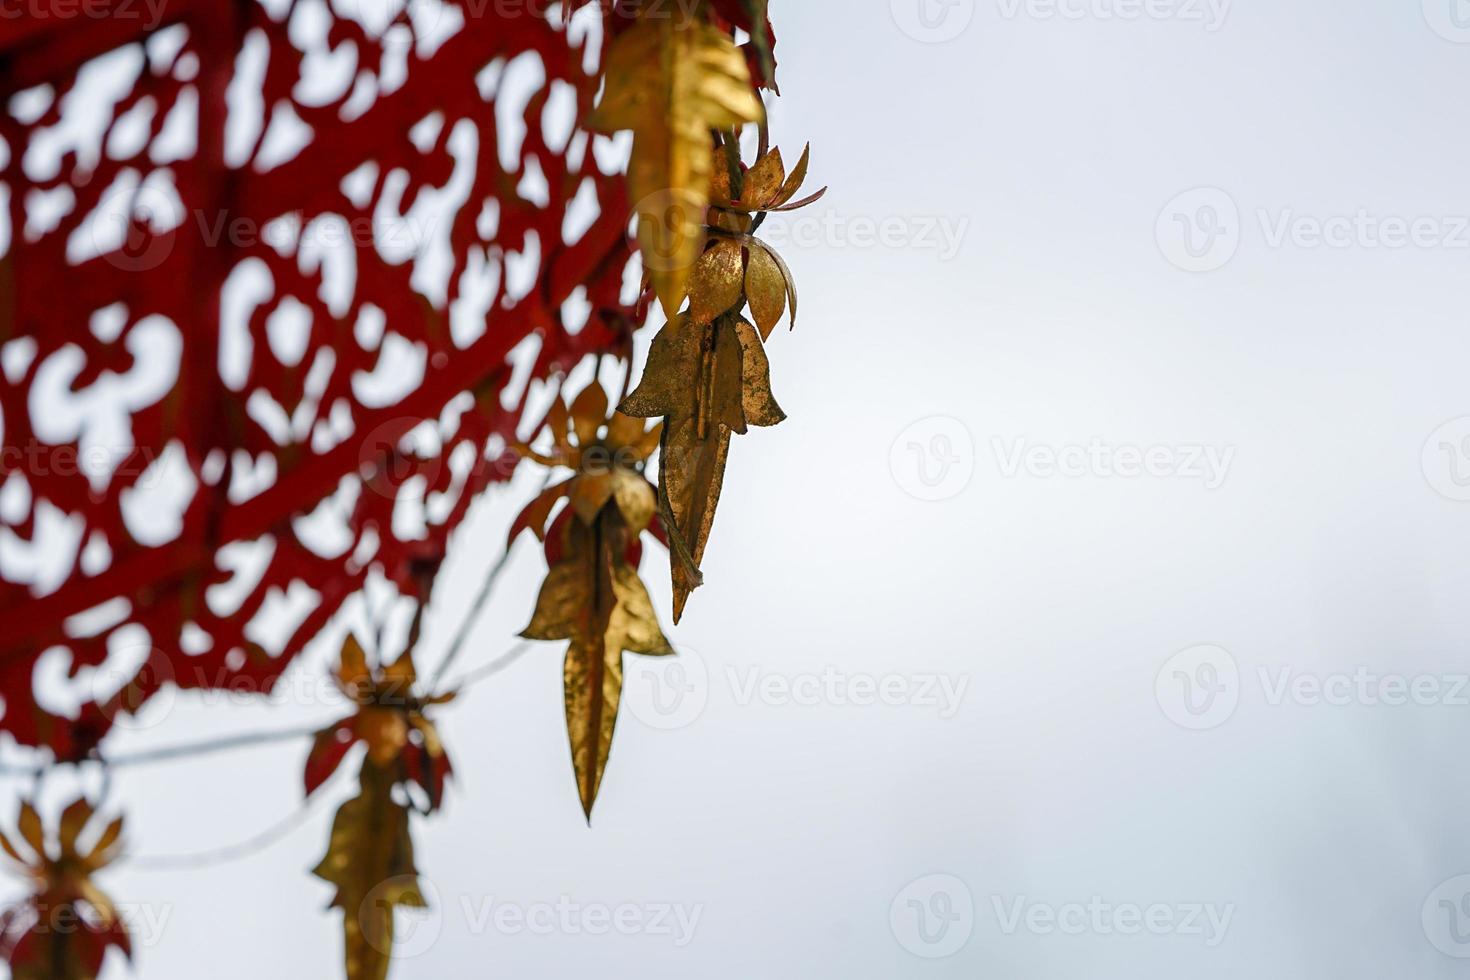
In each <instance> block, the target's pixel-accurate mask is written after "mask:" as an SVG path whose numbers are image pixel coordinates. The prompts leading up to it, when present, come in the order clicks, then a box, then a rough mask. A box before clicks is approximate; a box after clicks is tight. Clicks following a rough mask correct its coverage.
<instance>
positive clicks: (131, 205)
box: [0, 0, 631, 758]
mask: <svg viewBox="0 0 1470 980" xmlns="http://www.w3.org/2000/svg"><path fill="white" fill-rule="evenodd" d="M105 6H106V7H107V8H108V11H107V12H108V15H107V16H80V15H79V16H76V17H72V18H69V19H52V20H41V21H38V20H23V21H4V22H0V87H3V95H4V98H5V106H4V109H5V111H4V114H3V121H0V138H3V143H4V145H3V148H0V153H3V157H0V163H3V176H0V181H3V184H0V190H3V193H4V195H5V197H4V202H5V204H4V207H5V210H6V212H7V213H8V229H7V230H6V232H5V234H6V237H5V239H4V243H3V244H4V259H3V261H0V382H3V385H0V427H3V456H0V590H3V591H0V695H3V697H4V700H5V713H4V715H3V719H0V727H3V728H4V729H5V730H6V731H8V732H9V733H10V734H11V735H12V736H14V738H15V739H17V740H18V741H19V742H22V743H25V744H32V745H44V746H49V747H51V748H53V749H54V750H55V751H56V752H57V754H58V756H59V757H61V758H76V757H79V756H80V755H82V754H84V753H86V752H87V751H88V750H89V749H90V748H91V747H92V746H94V745H95V744H96V742H97V740H98V739H99V738H100V737H101V736H102V735H103V734H105V732H106V731H107V729H108V727H109V725H110V723H111V721H112V720H113V718H114V717H116V711H117V710H119V709H126V708H130V707H134V706H136V704H137V703H138V700H139V699H140V698H146V697H147V696H148V695H150V694H152V693H154V692H155V691H157V690H158V689H159V688H160V687H161V686H162V685H164V684H166V683H169V682H173V683H176V684H178V685H179V686H180V687H182V688H186V689H187V688H215V687H231V688H234V689H237V690H238V689H242V688H243V689H250V690H260V691H268V690H269V686H270V684H271V683H272V681H273V680H274V679H275V678H276V677H278V676H279V675H280V673H281V672H282V671H283V670H284V668H285V667H286V666H287V665H288V664H289V662H290V661H291V659H292V657H293V656H294V655H296V654H297V653H298V652H299V651H300V650H301V649H302V647H303V645H304V644H305V643H306V642H307V641H309V640H310V639H311V638H312V637H313V636H314V635H315V634H316V633H317V632H318V631H319V630H320V629H321V628H322V626H323V625H324V624H325V623H326V621H327V620H328V619H329V618H330V617H331V616H332V615H333V614H334V612H336V611H337V609H338V608H339V606H340V605H341V603H342V602H343V600H344V599H345V598H346V597H348V596H350V595H352V594H353V593H354V592H356V591H357V590H358V589H359V588H360V587H361V586H362V584H363V582H364V580H365V577H366V576H367V575H368V573H369V569H371V568H373V567H378V568H380V569H381V570H382V572H383V573H384V574H385V575H386V577H387V578H388V579H389V580H391V581H392V582H394V583H395V584H396V585H397V586H398V588H399V589H400V590H401V591H402V592H404V593H405V594H409V595H419V596H421V595H422V594H423V591H424V590H425V589H426V587H427V583H429V582H430V581H431V580H432V575H433V571H434V569H435V568H436V567H437V565H438V563H439V561H440V560H441V559H442V557H443V553H444V549H445V545H446V539H447V536H448V535H449V533H450V532H451V531H452V530H453V529H454V528H455V526H456V525H457V524H458V523H459V522H460V521H461V520H462V518H463V517H464V515H465V513H466V509H467V508H468V506H469V504H470V502H471V501H472V499H473V498H474V497H475V495H476V494H477V493H479V492H480V491H481V490H483V489H484V488H485V487H486V486H487V485H489V484H491V483H492V482H495V481H498V480H504V479H506V478H507V477H508V476H509V475H510V473H511V470H512V468H513V466H514V462H513V459H512V458H511V457H510V456H509V455H508V454H507V453H506V452H505V445H506V443H507V442H508V441H511V440H513V439H514V437H515V435H514V434H515V431H516V429H517V427H518V426H521V427H522V432H521V434H522V435H525V434H526V431H525V429H526V428H527V427H529V426H533V425H534V424H535V422H536V421H538V420H536V419H525V418H523V417H522V414H523V413H522V408H523V404H524V394H523V392H524V391H525V390H526V385H525V380H526V377H527V376H530V377H545V376H548V375H550V374H552V373H555V372H557V371H559V370H564V369H568V368H570V367H571V366H572V365H574V364H575V363H576V362H577V361H578V360H580V359H581V358H582V357H583V356H585V355H587V354H589V353H593V352H605V351H610V350H611V351H621V350H623V349H624V346H623V345H625V344H626V342H627V335H628V330H629V324H630V318H629V314H630V311H629V310H628V309H627V308H626V307H625V301H626V300H627V299H630V298H631V297H629V296H628V295H627V290H626V289H625V280H626V278H627V270H628V264H629V259H630V255H631V253H630V244H629V242H628V239H627V234H626V232H627V223H626V220H625V219H626V215H627V206H626V202H625V201H624V200H622V198H621V194H622V190H621V181H620V180H619V179H615V178H612V177H608V176H606V175H605V174H604V172H603V171H602V169H600V165H601V166H603V167H607V168H609V169H615V168H617V167H618V166H619V160H618V159H617V156H618V154H617V152H616V150H617V147H615V146H614V145H613V144H611V143H610V142H609V141H607V140H606V139H605V138H602V137H590V136H588V135H587V134H586V133H584V132H582V131H581V130H580V129H579V128H577V127H576V126H575V120H576V119H580V118H581V117H582V115H583V114H584V113H585V112H587V111H589V109H590V105H591V101H592V99H593V97H594V95H595V88H596V81H595V77H594V75H595V71H596V66H597V62H598V60H599V58H600V49H601V46H602V40H603V37H604V36H605V34H606V33H608V32H607V30H606V27H607V25H605V24H604V23H603V18H604V14H603V12H602V11H601V9H600V7H599V6H598V5H597V4H596V3H593V4H590V5H587V6H585V7H583V6H582V5H581V4H578V5H575V6H577V7H578V8H579V9H578V10H577V11H576V12H575V13H574V14H572V16H571V19H570V24H568V23H567V22H566V21H564V20H563V18H564V17H565V16H566V13H565V11H564V10H563V8H562V6H561V5H560V4H549V5H548V4H544V3H537V4H510V5H497V4H479V5H466V6H464V7H459V6H456V5H455V4H453V3H449V4H440V3H438V2H436V0H423V2H420V0H413V2H411V3H410V4H409V5H408V8H407V9H406V10H403V11H401V12H400V13H399V14H398V16H397V17H396V18H388V17H380V18H378V19H377V20H376V21H375V18H374V17H373V16H370V13H374V11H369V10H368V8H369V7H370V6H376V4H369V2H368V0H332V2H331V3H330V4H328V3H326V2H325V0H312V2H305V0H296V2H293V0H279V2H258V3H257V2H253V0H238V2H225V0H182V2H168V3H166V4H162V5H161V6H160V0H153V5H152V6H149V5H148V4H146V3H144V0H130V2H124V0H113V2H111V3H110V4H107V5H105ZM383 6H385V7H392V6H398V7H401V6H402V4H401V2H400V3H398V4H396V5H395V4H393V3H385V4H383ZM502 7H503V10H502V9H501V8H502ZM86 9H92V10H94V11H95V10H96V9H98V7H97V6H94V7H92V8H86ZM513 349H514V350H516V351H517V357H516V359H515V364H514V365H513V364H512V361H511V360H510V359H508V355H510V354H511V352H512V351H513ZM528 365H529V368H530V370H529V375H527V370H526V369H527V366H528ZM512 396H514V397H512ZM79 614H81V615H79ZM281 624H285V628H282V625H281ZM140 645H141V648H142V649H143V650H144V651H145V652H144V655H142V656H140V655H139V654H138V652H137V651H138V649H139V648H140ZM109 656H111V657H112V658H113V659H112V660H108V658H109ZM42 658H45V659H46V662H47V663H48V664H49V663H53V662H60V663H62V664H64V665H65V668H64V669H65V671H66V672H69V673H70V674H71V675H72V676H73V677H74V678H75V677H77V676H78V671H79V670H81V668H84V667H86V666H88V665H97V664H102V663H104V661H106V662H108V663H109V665H112V664H116V663H118V662H122V663H129V664H133V665H136V664H137V663H140V662H144V666H143V667H142V669H141V670H140V672H139V674H138V677H137V680H136V682H135V683H134V684H133V685H131V686H130V687H129V688H127V689H125V690H124V691H123V693H122V695H120V698H121V700H119V699H118V698H111V699H110V700H108V696H110V695H111V688H116V687H117V685H116V684H112V685H110V687H109V686H108V685H96V686H95V687H96V690H98V691H101V692H102V695H103V696H104V702H105V703H103V704H101V705H98V704H97V703H95V699H93V700H88V699H87V698H85V697H84V698H82V699H81V700H82V701H83V703H82V705H81V707H80V708H79V709H76V710H70V709H68V710H66V711H64V712H60V713H61V714H63V715H65V716H64V717H58V716H55V715H53V714H51V713H48V712H47V711H46V710H44V709H43V708H42V707H40V706H38V705H36V704H34V701H33V698H32V695H31V692H32V685H33V683H34V677H35V675H36V673H37V670H36V665H37V663H38V660H41V659H42ZM109 669H112V667H111V666H110V667H109ZM129 671H130V672H131V668H129ZM83 673H84V674H85V673H86V672H85V671H84V672H83ZM79 686H80V687H82V688H83V689H86V688H87V685H86V684H81V685H79ZM104 688H107V689H105V690H104Z"/></svg>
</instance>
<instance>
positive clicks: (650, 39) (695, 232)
mask: <svg viewBox="0 0 1470 980" xmlns="http://www.w3.org/2000/svg"><path fill="white" fill-rule="evenodd" d="M605 78H606V88H605V89H604V92H603V98H602V101H601V102H600V103H599V104H598V106H597V109H596V111H594V112H593V114H592V116H591V118H590V119H589V120H588V126H589V127H590V128H592V129H594V130H597V131H599V132H604V133H613V132H618V131H620V130H632V131H633V153H632V157H631V159H630V161H629V163H628V192H629V197H630V198H631V200H632V201H633V202H634V208H635V211H636V214H637V217H638V238H639V244H640V246H641V248H642V251H643V259H644V268H645V269H646V270H647V274H648V277H649V281H650V282H651V283H652V285H653V289H654V292H655V293H656V294H657V296H658V299H659V303H660V304H661V305H662V306H663V309H664V313H665V315H666V316H668V317H670V318H672V317H673V316H674V315H675V314H676V313H678V311H679V307H680V306H682V305H683V303H684V297H685V295H686V294H687V289H688V282H689V276H690V272H691V270H692V268H693V266H694V263H695V262H696V261H697V260H698V259H699V256H700V252H701V251H702V249H703V247H704V241H705V233H704V219H705V211H706V209H707V207H708V204H709V194H710V177H711V174H712V168H711V162H710V155H709V145H710V134H711V131H712V130H717V129H718V130H723V129H729V128H732V127H736V126H741V125H743V124H745V123H753V122H759V121H760V120H762V119H764V118H765V107H764V106H763V105H762V104H761V100H760V97H759V96H758V95H757V94H756V92H755V88H754V85H753V83H752V81H751V77H750V70H749V68H748V67H747V65H746V61H745V58H744V56H743V55H742V54H741V53H740V50H739V48H737V47H736V46H735V42H734V41H733V40H732V39H731V38H730V36H729V35H728V34H725V33H724V32H723V31H720V30H718V29H716V28H714V27H712V26H710V25H709V24H707V23H705V22H703V21H701V20H698V19H691V18H676V17H668V16H660V17H648V18H645V19H642V20H640V21H638V23H636V24H634V25H633V26H632V27H630V28H629V29H628V30H626V31H625V32H623V34H621V35H620V36H619V37H618V38H617V39H616V40H615V41H613V42H612V44H611V45H610V47H609V49H608V53H607V63H606V71H605Z"/></svg>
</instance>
